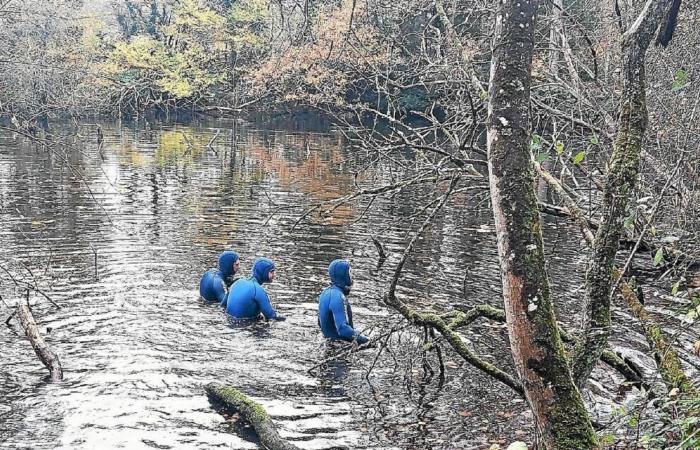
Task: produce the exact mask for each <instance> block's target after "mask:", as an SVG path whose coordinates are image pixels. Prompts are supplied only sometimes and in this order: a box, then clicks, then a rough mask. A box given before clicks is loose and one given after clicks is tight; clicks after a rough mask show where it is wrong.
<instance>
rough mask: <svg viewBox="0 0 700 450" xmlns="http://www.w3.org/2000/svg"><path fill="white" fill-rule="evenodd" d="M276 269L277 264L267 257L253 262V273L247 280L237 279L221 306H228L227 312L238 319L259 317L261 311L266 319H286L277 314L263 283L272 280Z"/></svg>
mask: <svg viewBox="0 0 700 450" xmlns="http://www.w3.org/2000/svg"><path fill="white" fill-rule="evenodd" d="M273 270H275V264H274V263H273V262H272V261H270V260H269V259H267V258H259V259H258V260H256V261H255V264H253V275H252V276H251V277H250V278H248V279H247V280H244V279H240V280H238V281H236V282H235V283H234V284H233V286H231V290H230V291H229V293H228V298H227V300H226V302H225V303H222V305H221V306H226V312H227V313H228V314H230V315H232V316H233V317H235V318H237V319H257V318H258V317H259V316H260V313H262V314H263V316H265V319H266V320H270V319H274V320H285V317H284V316H282V315H280V314H277V312H275V310H274V308H272V304H271V303H270V297H268V296H267V292H265V289H263V287H262V285H263V284H264V283H267V282H269V281H270V272H271V271H273Z"/></svg>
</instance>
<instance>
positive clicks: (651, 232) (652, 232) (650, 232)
mask: <svg viewBox="0 0 700 450" xmlns="http://www.w3.org/2000/svg"><path fill="white" fill-rule="evenodd" d="M649 234H651V235H652V236H656V227H655V226H654V225H652V226H651V228H649Z"/></svg>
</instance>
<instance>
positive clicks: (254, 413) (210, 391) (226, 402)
mask: <svg viewBox="0 0 700 450" xmlns="http://www.w3.org/2000/svg"><path fill="white" fill-rule="evenodd" d="M204 389H205V390H206V392H207V395H208V396H209V398H210V399H213V400H215V401H217V402H219V403H221V404H222V405H223V406H225V407H226V408H228V409H232V410H235V411H237V412H238V413H240V414H241V416H242V417H243V418H244V419H245V420H246V421H247V422H248V423H250V424H251V425H252V426H253V428H254V429H255V432H256V433H257V434H258V437H259V438H260V442H261V443H262V445H263V446H264V447H265V448H267V449H268V450H299V447H297V446H296V445H294V444H291V443H289V442H287V441H286V440H284V439H282V437H281V436H280V435H279V433H278V432H277V428H276V427H275V424H274V423H273V422H272V419H271V418H270V415H269V414H268V413H267V411H265V409H264V408H263V407H262V406H260V405H259V404H258V403H256V402H254V401H253V400H251V399H250V398H248V396H247V395H245V394H243V393H242V392H240V391H239V390H238V389H236V388H234V387H231V386H222V385H220V384H215V383H211V384H208V385H207V386H205V388H204Z"/></svg>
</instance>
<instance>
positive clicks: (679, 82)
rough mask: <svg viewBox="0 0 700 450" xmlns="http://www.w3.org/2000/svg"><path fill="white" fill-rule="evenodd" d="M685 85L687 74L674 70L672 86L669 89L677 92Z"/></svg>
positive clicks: (681, 70) (680, 70)
mask: <svg viewBox="0 0 700 450" xmlns="http://www.w3.org/2000/svg"><path fill="white" fill-rule="evenodd" d="M686 84H688V74H686V73H685V70H683V69H678V70H676V73H675V75H674V76H673V84H672V85H671V89H672V90H674V91H678V90H681V89H683V88H684V87H685V85H686Z"/></svg>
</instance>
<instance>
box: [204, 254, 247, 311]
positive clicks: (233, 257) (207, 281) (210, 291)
mask: <svg viewBox="0 0 700 450" xmlns="http://www.w3.org/2000/svg"><path fill="white" fill-rule="evenodd" d="M236 261H238V253H236V252H234V251H230V250H229V251H225V252H223V253H221V255H219V270H215V269H211V270H208V271H206V272H205V273H204V275H202V279H201V280H200V281H199V295H201V296H202V298H203V299H204V300H206V301H208V302H217V303H221V302H222V301H226V293H227V291H228V288H229V287H231V284H233V282H234V279H233V275H234V274H235V272H234V269H233V265H234V264H235V262H236Z"/></svg>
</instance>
